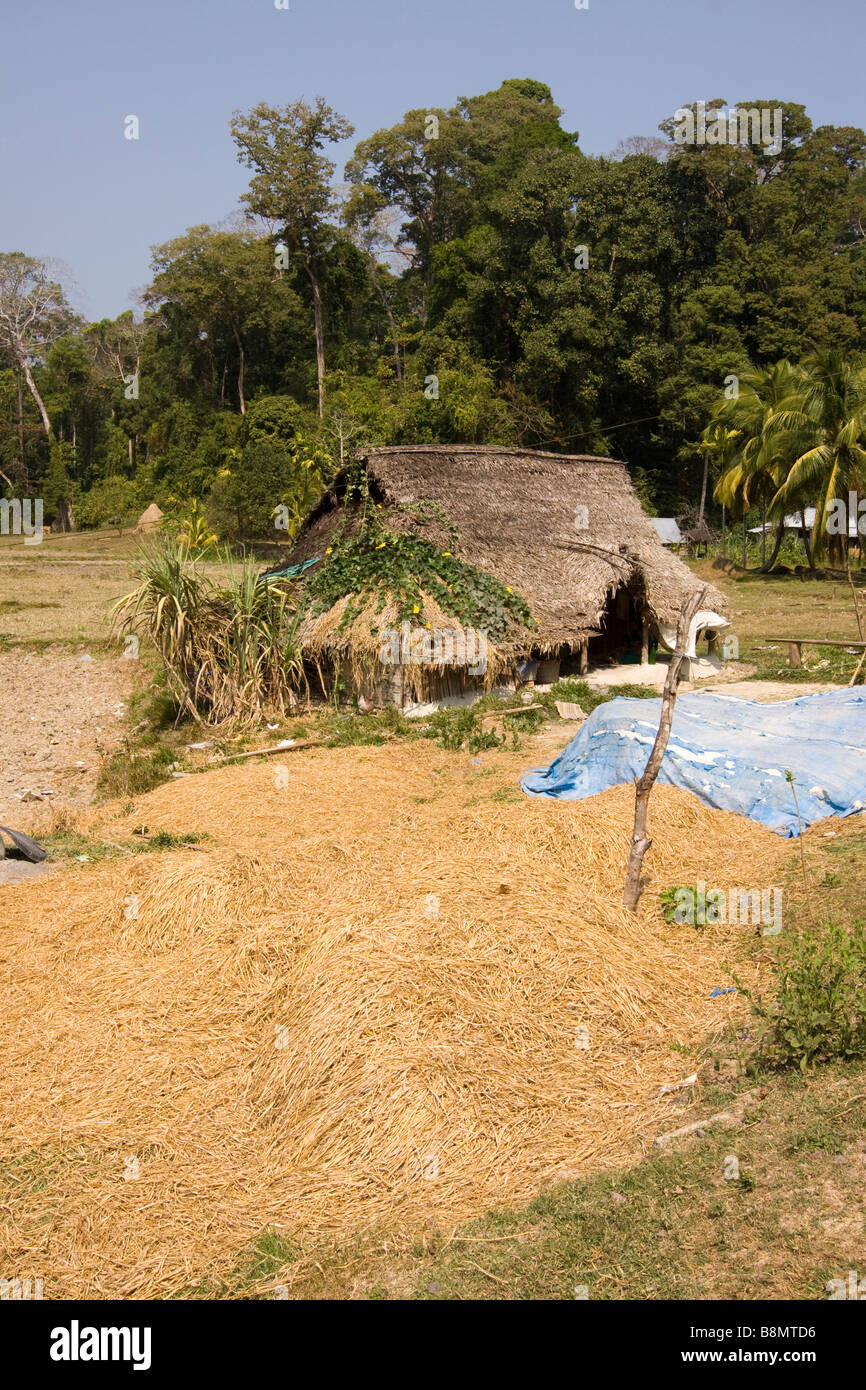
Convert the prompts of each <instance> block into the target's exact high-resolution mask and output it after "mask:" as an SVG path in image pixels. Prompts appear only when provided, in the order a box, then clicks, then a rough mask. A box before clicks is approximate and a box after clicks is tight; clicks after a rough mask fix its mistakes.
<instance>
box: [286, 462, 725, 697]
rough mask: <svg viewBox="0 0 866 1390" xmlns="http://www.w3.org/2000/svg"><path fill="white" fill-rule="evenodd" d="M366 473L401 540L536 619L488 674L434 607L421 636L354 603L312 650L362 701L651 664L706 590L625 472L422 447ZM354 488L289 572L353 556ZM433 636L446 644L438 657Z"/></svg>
mask: <svg viewBox="0 0 866 1390" xmlns="http://www.w3.org/2000/svg"><path fill="white" fill-rule="evenodd" d="M360 462H361V466H362V468H363V469H364V471H365V486H366V488H367V489H368V490H369V502H368V505H373V506H375V507H376V508H377V510H378V513H379V516H380V518H381V519H382V520H383V521H384V523H385V524H386V525H387V527H388V529H389V530H390V531H391V532H411V533H414V534H416V535H419V536H422V537H423V538H425V539H428V540H430V541H431V542H432V543H433V544H435V545H437V546H441V547H443V553H447V549H448V547H453V552H454V554H455V555H456V556H458V557H460V558H461V559H462V560H464V561H466V562H467V563H469V564H471V565H473V566H476V567H477V568H478V569H480V570H482V571H484V572H486V573H487V574H489V575H492V576H494V577H495V579H497V580H499V581H501V583H502V584H503V585H507V586H508V588H509V591H510V590H513V591H515V592H516V593H517V594H520V595H522V596H523V598H525V599H526V601H527V603H528V604H529V608H530V610H531V613H532V616H533V619H534V622H533V623H532V624H531V625H526V626H524V627H522V628H519V629H517V630H512V631H510V632H509V633H508V635H507V638H506V639H505V640H501V641H499V642H497V643H491V644H488V650H487V652H486V653H485V655H486V661H485V663H484V668H483V670H480V669H479V666H480V665H481V662H480V661H479V652H478V636H477V634H475V635H474V639H473V634H472V633H471V632H470V631H469V630H468V629H464V630H461V625H460V623H459V622H458V621H456V620H455V619H454V618H453V617H452V616H449V615H448V614H447V613H444V612H443V611H442V609H441V607H440V606H439V605H437V604H435V603H433V602H432V601H431V600H430V599H429V598H428V599H426V600H425V601H424V603H423V604H422V605H421V607H420V611H419V613H418V617H417V619H416V620H415V623H414V624H405V623H404V624H399V623H397V622H396V621H395V610H394V609H393V608H389V607H388V605H387V604H386V605H385V606H384V607H381V606H380V605H376V604H375V603H369V604H367V605H366V606H365V607H364V608H363V611H360V612H359V611H358V609H357V601H355V607H354V608H352V610H351V618H352V621H351V622H349V623H348V624H347V623H346V622H345V617H346V604H347V602H348V600H343V601H340V602H337V603H335V604H334V605H333V606H332V607H331V608H330V609H329V610H328V611H326V612H321V611H320V612H318V613H317V614H316V616H314V617H311V618H309V619H308V620H307V622H306V623H305V626H304V630H303V633H302V636H303V641H304V645H305V648H306V650H307V652H308V653H312V655H313V656H314V658H315V660H316V661H317V662H318V663H319V664H320V669H321V664H322V663H325V664H330V665H333V663H335V662H336V663H339V664H341V667H342V669H343V670H344V671H346V670H347V669H348V670H350V671H351V674H352V678H353V682H354V684H355V686H356V688H360V689H361V690H363V691H365V692H366V691H369V690H374V692H375V693H378V695H379V697H380V698H381V697H382V695H383V692H385V693H386V697H387V698H391V699H396V701H397V702H398V703H403V702H405V700H406V699H407V698H415V699H430V700H433V699H441V698H443V697H444V696H447V695H453V694H457V693H462V692H466V691H467V690H472V689H481V688H483V687H484V686H487V687H489V686H490V685H491V684H494V683H496V682H498V681H501V680H502V679H504V678H505V679H507V678H517V673H518V670H519V668H520V666H521V663H523V662H530V663H532V662H538V663H541V664H542V667H541V670H542V678H544V676H546V677H547V678H548V679H550V678H552V677H555V675H556V673H557V670H559V669H561V670H562V672H563V673H565V672H569V671H574V672H582V671H586V670H587V669H588V668H589V667H590V666H592V665H594V664H598V663H601V662H605V661H610V660H612V659H614V660H615V659H620V658H621V657H623V656H625V657H626V659H632V660H640V659H641V657H643V659H646V656H647V652H648V649H649V647H650V645H651V644H653V642H654V640H655V638H656V636H657V633H658V628H659V626H660V625H662V624H664V625H670V624H671V623H675V622H676V620H677V616H678V613H679V611H680V608H681V606H682V603H683V600H684V599H685V598H686V597H687V596H688V595H690V594H691V593H693V592H694V591H695V590H696V589H697V588H698V587H699V584H698V580H697V579H696V578H695V576H694V575H693V574H692V572H691V571H690V570H689V569H688V568H687V566H686V565H684V564H683V563H682V561H680V560H679V559H677V557H676V556H675V555H672V554H670V553H669V552H668V551H666V550H665V549H664V547H663V545H662V543H661V541H660V539H659V536H658V534H657V532H656V530H655V528H654V527H653V524H652V521H651V520H650V518H649V517H648V516H647V515H646V513H645V512H644V511H643V509H642V507H641V505H640V502H639V501H638V498H637V496H636V494H635V492H634V489H633V488H632V486H631V481H630V479H629V474H628V469H627V467H626V465H625V464H624V463H622V462H619V461H617V460H614V459H608V458H595V457H592V456H588V455H583V454H580V455H573V454H551V453H541V452H538V451H534V450H528V449H519V448H500V447H497V446H492V445H491V446H487V445H430V444H421V445H411V446H407V445H399V446H394V447H389V448H379V449H371V450H370V451H369V452H368V454H367V455H366V456H365V458H364V459H363V460H361V461H360ZM348 478H349V470H348V469H343V470H342V471H341V472H340V473H339V474H338V475H337V477H336V479H335V480H334V482H333V484H332V485H331V487H330V488H329V490H328V491H327V493H326V494H325V495H324V496H323V497H322V499H321V501H320V502H319V503H318V505H317V506H316V507H315V509H314V510H313V512H312V513H311V514H310V516H309V517H308V518H307V521H306V523H305V525H304V527H303V529H302V531H301V532H300V534H299V536H298V538H297V539H296V541H295V544H294V546H293V547H292V550H291V551H290V553H289V555H288V556H287V561H286V562H287V563H288V564H289V565H295V566H297V565H302V564H305V563H306V564H308V565H309V564H310V562H314V561H318V562H319V563H318V564H313V565H311V567H310V568H309V569H308V570H307V574H308V575H309V574H315V573H317V572H318V571H319V565H326V564H327V563H328V552H329V548H331V549H333V545H332V543H333V542H335V537H336V538H337V544H339V542H340V540H345V538H346V537H347V536H351V534H352V533H353V529H354V528H356V527H357V524H358V521H357V503H356V502H355V501H354V500H347V487H348V485H349V484H348ZM354 496H355V492H354V490H352V498H353V499H354ZM449 524H450V525H451V527H453V528H456V530H451V531H449ZM286 562H284V563H286ZM706 606H707V607H710V608H715V609H717V610H719V611H721V612H724V610H725V600H724V598H723V596H722V594H721V593H720V592H719V591H718V590H716V589H713V588H711V589H710V591H709V592H708V595H707V600H706ZM422 624H423V625H424V626H423V627H422ZM401 627H402V629H403V631H402V634H401V638H400V642H399V653H400V659H399V660H398V662H397V663H393V661H392V663H391V664H396V666H397V667H398V670H397V671H396V672H394V671H385V672H384V676H385V677H386V678H387V679H386V680H385V681H384V684H383V667H382V662H383V661H384V662H386V663H387V661H388V658H387V657H386V656H385V655H383V654H384V653H385V652H387V650H388V648H387V646H386V645H384V644H383V640H382V638H383V633H385V632H387V633H389V634H390V635H391V636H390V640H391V641H392V642H393V633H394V630H395V628H396V629H398V630H399V629H400V628H401ZM407 627H408V628H410V631H409V632H408V633H407V631H406V629H407ZM449 632H450V633H451V634H453V639H454V640H453V641H450V640H449V638H448V633H449ZM431 633H432V634H435V633H439V634H440V641H439V643H438V646H437V642H436V638H435V637H433V638H431ZM443 633H444V634H445V636H444V641H443V640H441V634H443ZM461 638H462V642H463V646H462V649H461V648H460V641H461ZM419 642H420V644H421V645H420V647H419ZM443 646H444V656H443ZM455 646H456V648H457V654H456V659H455V655H454V648H455ZM419 651H420V652H421V653H422V654H421V655H420V656H419ZM449 654H450V659H449ZM461 655H462V656H463V659H462V660H461V659H460V657H461ZM395 676H398V678H399V679H395ZM386 687H387V690H386Z"/></svg>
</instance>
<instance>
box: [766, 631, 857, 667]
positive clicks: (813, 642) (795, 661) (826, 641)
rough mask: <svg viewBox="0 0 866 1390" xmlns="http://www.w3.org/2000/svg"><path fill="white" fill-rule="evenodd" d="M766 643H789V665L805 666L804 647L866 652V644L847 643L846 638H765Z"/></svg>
mask: <svg viewBox="0 0 866 1390" xmlns="http://www.w3.org/2000/svg"><path fill="white" fill-rule="evenodd" d="M763 640H764V641H765V642H787V644H788V665H789V666H802V665H803V651H802V649H803V647H853V648H854V649H855V651H858V652H864V651H866V642H859V641H856V640H853V641H850V642H849V641H846V640H845V638H844V637H840V638H838V639H835V638H830V637H765V638H764V639H763Z"/></svg>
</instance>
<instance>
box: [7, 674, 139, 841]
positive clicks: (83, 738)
mask: <svg viewBox="0 0 866 1390" xmlns="http://www.w3.org/2000/svg"><path fill="white" fill-rule="evenodd" d="M128 666H129V663H126V662H124V661H123V660H122V659H120V660H118V659H117V658H113V659H110V660H105V659H99V658H89V659H82V657H81V656H76V655H75V654H74V653H70V652H65V651H63V650H54V649H52V648H49V649H48V650H47V651H43V652H38V653H36V652H33V651H31V650H30V649H28V648H27V647H13V648H11V649H10V650H8V651H4V652H0V710H2V719H0V822H2V823H3V824H4V825H12V826H17V823H18V822H20V821H21V819H22V815H21V813H22V810H23V808H24V807H25V806H27V807H28V808H29V804H30V803H31V802H32V801H35V800H37V799H41V800H42V801H43V802H44V803H45V804H46V805H47V804H48V803H50V804H52V805H64V804H67V805H68V804H78V805H81V804H82V803H84V802H87V801H88V800H89V799H90V797H91V795H92V792H93V787H94V784H95V782H96V778H97V776H98V773H99V767H100V763H101V761H102V757H103V756H104V754H105V753H107V752H109V751H110V750H111V749H112V748H113V747H114V746H115V745H116V744H117V743H118V742H119V740H120V738H121V736H122V734H123V731H124V721H125V719H126V703H125V701H126V698H127V695H128V692H129V685H130V679H129V670H128ZM124 667H126V668H127V669H126V670H124ZM46 792H48V793H52V794H51V795H46ZM24 819H26V820H29V809H28V814H27V815H26V816H25V817H24Z"/></svg>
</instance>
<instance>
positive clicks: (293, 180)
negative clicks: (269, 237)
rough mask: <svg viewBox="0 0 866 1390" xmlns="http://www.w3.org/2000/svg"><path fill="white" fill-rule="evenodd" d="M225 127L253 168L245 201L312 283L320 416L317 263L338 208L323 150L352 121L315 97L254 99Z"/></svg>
mask: <svg viewBox="0 0 866 1390" xmlns="http://www.w3.org/2000/svg"><path fill="white" fill-rule="evenodd" d="M231 132H232V136H233V137H234V141H235V144H236V145H237V147H238V160H239V162H240V163H242V164H245V165H246V166H247V168H248V169H253V170H254V171H255V172H254V174H253V177H252V180H251V181H250V189H249V192H248V193H244V194H243V201H244V202H245V203H247V204H248V206H249V207H250V209H251V210H252V211H253V212H254V213H256V214H257V215H258V216H260V217H264V218H267V219H268V220H269V221H271V222H273V223H275V224H276V225H277V227H278V229H279V233H280V236H281V237H282V239H283V241H284V243H285V245H286V248H287V249H288V250H289V251H290V252H293V253H294V254H295V255H296V256H298V257H299V258H300V261H301V264H302V266H303V268H304V271H305V273H306V275H307V278H308V279H309V282H310V287H311V290H312V295H313V318H314V323H315V332H316V377H317V381H318V401H319V416H320V417H321V416H322V415H323V414H324V407H325V325H324V315H323V312H322V263H323V260H324V257H325V254H326V252H327V249H328V246H329V244H330V241H331V239H332V236H333V218H334V215H335V213H336V211H337V207H338V200H337V198H336V195H335V194H334V192H333V189H332V188H331V182H330V180H331V177H332V175H333V173H334V168H335V165H334V164H333V162H332V161H331V160H330V159H328V158H327V157H326V156H325V155H324V154H323V153H322V150H323V149H324V147H325V145H326V144H332V143H334V142H336V141H338V140H345V139H348V137H349V136H350V135H353V134H354V127H353V126H352V125H350V124H349V122H348V121H347V120H346V119H345V117H344V116H340V115H339V114H338V113H337V112H336V111H334V110H333V109H332V108H331V107H330V106H328V104H327V102H326V101H325V100H324V98H322V97H317V98H316V104H315V106H309V105H308V104H307V102H305V101H296V102H293V103H291V104H290V105H288V106H284V107H276V106H269V105H268V104H267V103H266V102H260V103H259V104H258V106H254V107H253V109H252V110H251V111H249V112H248V113H247V114H246V115H244V114H243V113H242V112H240V111H236V112H235V113H234V115H233V116H232V120H231Z"/></svg>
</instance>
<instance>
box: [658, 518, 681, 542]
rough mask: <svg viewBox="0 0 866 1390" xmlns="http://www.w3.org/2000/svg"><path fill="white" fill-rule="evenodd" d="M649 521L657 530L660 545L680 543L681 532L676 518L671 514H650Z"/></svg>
mask: <svg viewBox="0 0 866 1390" xmlns="http://www.w3.org/2000/svg"><path fill="white" fill-rule="evenodd" d="M650 521H651V522H652V524H653V526H654V527H655V528H656V531H657V532H658V538H659V540H660V541H661V543H662V545H680V544H682V539H683V533H682V531H681V530H680V528H679V526H678V525H677V519H676V517H673V516H651V517H650Z"/></svg>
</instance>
